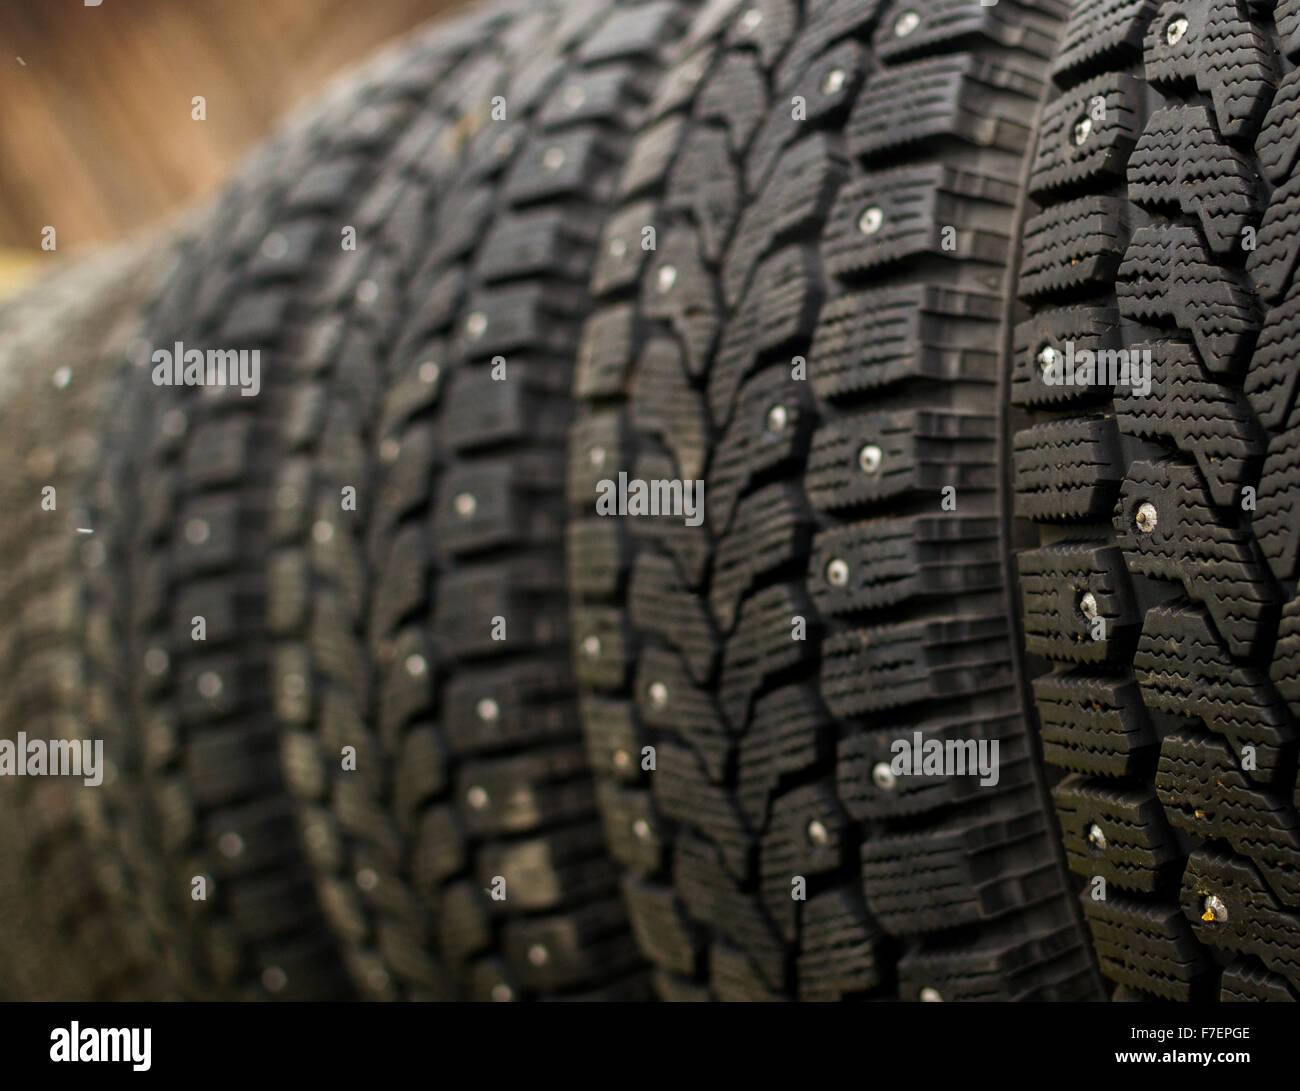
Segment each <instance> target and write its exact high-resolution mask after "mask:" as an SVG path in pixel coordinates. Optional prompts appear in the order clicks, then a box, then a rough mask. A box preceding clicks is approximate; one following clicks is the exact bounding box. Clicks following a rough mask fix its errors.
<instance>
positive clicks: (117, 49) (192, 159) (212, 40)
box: [0, 0, 463, 259]
mask: <svg viewBox="0 0 1300 1091" xmlns="http://www.w3.org/2000/svg"><path fill="white" fill-rule="evenodd" d="M462 2H463V0H103V2H102V3H101V4H100V6H98V7H86V6H85V4H84V0H0V43H3V47H4V48H3V50H2V51H0V248H3V249H8V250H11V251H19V252H22V251H26V252H28V253H29V254H31V255H32V256H33V257H36V258H40V259H47V258H51V257H53V256H54V255H47V254H42V252H41V250H40V244H41V229H42V227H44V226H45V225H46V224H50V225H52V226H54V228H55V230H56V231H57V234H58V252H59V253H60V254H62V253H63V252H65V251H67V250H73V249H79V248H81V247H84V246H86V245H87V244H92V243H102V242H108V241H111V240H113V239H116V238H119V237H121V236H122V235H123V234H125V233H127V232H130V231H132V230H133V229H136V228H140V227H143V226H145V225H147V224H150V223H152V222H154V221H156V220H157V219H158V218H159V217H161V216H164V215H166V214H167V213H169V212H173V211H175V210H177V209H178V208H180V207H181V206H183V205H184V204H185V203H187V202H189V201H191V200H193V199H194V198H196V197H199V196H201V195H203V194H205V193H209V192H211V191H212V190H214V189H216V188H218V187H219V186H220V184H221V182H222V180H223V179H224V178H225V177H226V176H227V175H228V174H229V173H230V172H231V170H232V169H233V168H234V167H235V165H236V164H237V163H238V161H239V160H240V159H241V158H242V156H243V155H244V154H246V153H247V152H248V151H249V150H250V149H251V148H252V147H253V146H254V145H256V144H257V143H258V141H259V140H261V139H262V138H263V137H264V136H265V135H266V134H267V133H268V132H270V130H271V129H272V128H273V127H274V126H275V124H276V122H277V121H278V120H280V119H281V118H282V117H284V116H285V115H286V114H287V113H288V112H289V111H290V110H292V109H293V107H294V106H296V105H297V104H299V103H301V102H303V101H305V100H307V99H309V98H310V97H311V95H312V93H313V92H314V91H316V90H317V89H319V88H320V87H321V86H322V85H323V84H324V83H325V82H326V81H327V80H328V79H329V77H330V76H331V75H332V74H333V73H335V72H337V71H338V70H339V69H340V68H342V67H344V66H345V65H347V64H348V63H349V62H350V61H354V60H359V59H360V58H361V57H363V56H364V55H365V54H366V53H369V52H371V51H372V50H373V49H374V48H375V47H377V46H378V45H380V44H381V43H383V42H384V41H386V40H388V39H390V38H393V37H396V36H398V35H400V34H402V33H403V32H404V31H407V30H409V29H411V28H412V27H414V26H417V25H419V24H421V23H423V22H426V21H427V20H429V19H431V18H433V17H435V16H437V15H438V14H440V13H443V12H445V11H447V10H448V9H450V8H454V7H457V6H460V4H461V3H462ZM195 95H202V96H204V98H206V100H207V120H205V121H195V120H192V119H191V116H190V114H191V110H192V109H193V107H192V105H191V101H190V100H191V99H192V98H193V97H194V96H195Z"/></svg>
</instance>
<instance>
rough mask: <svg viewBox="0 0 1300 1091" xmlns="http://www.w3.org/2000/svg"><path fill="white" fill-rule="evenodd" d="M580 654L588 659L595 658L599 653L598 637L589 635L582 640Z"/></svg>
mask: <svg viewBox="0 0 1300 1091" xmlns="http://www.w3.org/2000/svg"><path fill="white" fill-rule="evenodd" d="M582 654H583V655H585V656H586V657H587V658H588V659H595V658H596V657H597V656H599V655H600V637H598V636H589V637H585V638H584V639H583V641H582Z"/></svg>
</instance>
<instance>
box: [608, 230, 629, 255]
mask: <svg viewBox="0 0 1300 1091" xmlns="http://www.w3.org/2000/svg"><path fill="white" fill-rule="evenodd" d="M626 253H627V242H626V241H625V240H624V239H621V238H619V237H618V236H617V235H616V236H615V237H614V238H612V239H610V240H609V256H610V257H611V258H622V257H623V256H624V255H625V254H626Z"/></svg>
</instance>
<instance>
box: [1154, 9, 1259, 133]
mask: <svg viewBox="0 0 1300 1091" xmlns="http://www.w3.org/2000/svg"><path fill="white" fill-rule="evenodd" d="M1175 17H1180V18H1184V19H1186V20H1187V30H1186V32H1185V33H1184V34H1183V35H1182V36H1181V37H1180V38H1178V39H1177V40H1176V41H1174V42H1170V41H1169V35H1168V33H1167V31H1166V28H1167V27H1168V25H1169V24H1170V23H1171V22H1172V21H1173V20H1174V18H1175ZM1143 53H1144V60H1145V63H1146V76H1147V79H1148V80H1150V81H1151V83H1152V84H1153V85H1154V86H1155V87H1159V88H1169V87H1173V86H1177V85H1178V84H1180V83H1184V84H1185V83H1195V85H1196V86H1197V87H1198V88H1199V89H1200V90H1201V91H1203V92H1205V93H1206V94H1207V95H1209V96H1210V98H1211V99H1212V100H1213V102H1214V112H1215V116H1216V117H1217V119H1218V123H1219V131H1220V132H1221V133H1223V135H1224V136H1226V137H1230V138H1238V137H1240V138H1245V139H1249V138H1251V137H1253V136H1254V135H1255V130H1256V127H1257V126H1258V125H1259V122H1260V120H1261V119H1262V118H1263V116H1264V111H1265V110H1266V109H1268V104H1269V100H1270V98H1271V96H1272V93H1273V88H1274V87H1275V86H1276V83H1277V76H1278V71H1277V64H1276V62H1275V61H1274V56H1273V47H1272V44H1271V43H1270V42H1269V40H1268V37H1267V36H1266V35H1265V33H1264V31H1263V30H1262V29H1260V28H1259V27H1258V26H1256V25H1255V24H1254V22H1253V21H1252V18H1251V11H1250V7H1249V4H1248V2H1247V0H1228V2H1226V3H1218V2H1215V3H1211V2H1210V0H1195V2H1193V3H1185V2H1184V0H1165V3H1163V4H1161V5H1160V8H1159V10H1158V11H1157V12H1156V17H1155V18H1154V19H1153V20H1152V21H1151V26H1150V28H1149V29H1148V30H1147V36H1146V41H1145V42H1144V43H1143Z"/></svg>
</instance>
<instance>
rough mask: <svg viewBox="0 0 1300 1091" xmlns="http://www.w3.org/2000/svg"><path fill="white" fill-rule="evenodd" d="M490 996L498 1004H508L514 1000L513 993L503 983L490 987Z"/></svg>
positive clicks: (499, 982)
mask: <svg viewBox="0 0 1300 1091" xmlns="http://www.w3.org/2000/svg"><path fill="white" fill-rule="evenodd" d="M491 996H492V999H493V1000H495V1001H496V1002H497V1003H498V1004H508V1003H509V1002H510V1001H511V1000H513V999H514V998H515V991H514V989H512V988H511V987H510V986H509V985H507V984H506V983H505V982H504V981H498V982H497V983H496V984H495V985H493V986H492V993H491Z"/></svg>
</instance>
